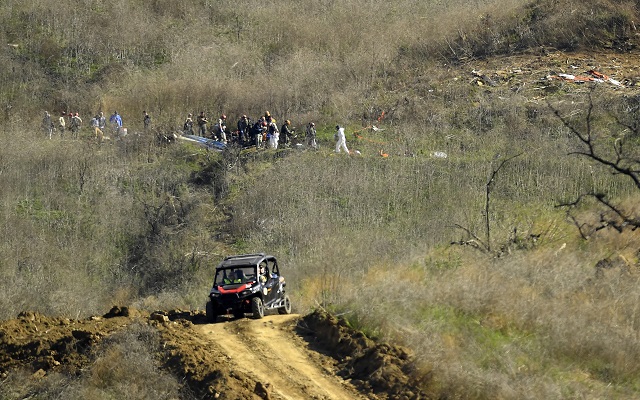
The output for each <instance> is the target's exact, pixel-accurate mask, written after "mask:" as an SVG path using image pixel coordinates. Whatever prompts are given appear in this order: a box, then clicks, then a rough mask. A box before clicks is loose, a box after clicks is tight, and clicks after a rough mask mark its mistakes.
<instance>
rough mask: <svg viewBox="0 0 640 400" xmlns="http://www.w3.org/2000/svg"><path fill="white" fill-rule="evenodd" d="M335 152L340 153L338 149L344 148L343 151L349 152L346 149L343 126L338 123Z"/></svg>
mask: <svg viewBox="0 0 640 400" xmlns="http://www.w3.org/2000/svg"><path fill="white" fill-rule="evenodd" d="M335 138H336V153H340V149H344V152H345V153H347V154H349V149H347V138H346V137H345V136H344V128H343V127H341V126H340V125H336V135H335Z"/></svg>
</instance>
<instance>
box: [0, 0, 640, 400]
mask: <svg viewBox="0 0 640 400" xmlns="http://www.w3.org/2000/svg"><path fill="white" fill-rule="evenodd" d="M638 6H639V4H638V3H637V2H633V1H605V0H589V1H581V2H574V1H569V2H556V1H546V0H534V1H524V0H512V1H505V0H495V1H490V0H481V1H476V2H467V1H458V0H453V1H448V2H436V1H422V2H416V1H410V0H400V1H395V2H382V1H375V0H373V1H364V0H352V1H307V0H304V1H298V2H278V1H271V2H261V1H253V0H243V1H234V2H229V1H224V0H221V1H210V0H198V1H196V0H193V1H192V0H189V1H183V2H176V1H172V0H153V1H142V0H119V1H115V2H111V3H108V2H99V1H94V0H76V1H74V2H71V1H67V0H58V1H55V2H51V1H42V0H40V1H38V0H27V1H14V0H4V1H3V2H1V3H0V44H2V47H0V107H1V108H0V141H1V143H2V145H1V146H0V188H1V190H0V211H1V212H0V226H1V227H2V230H3V231H2V235H3V236H4V239H3V240H2V241H1V242H0V276H1V277H2V279H0V317H1V318H11V317H14V316H16V315H17V314H18V313H19V312H21V311H23V310H34V311H38V312H41V313H46V314H50V315H62V316H68V317H73V318H78V317H86V316H89V315H92V314H96V313H98V314H99V313H104V312H106V311H107V310H109V309H110V308H111V306H112V305H127V306H134V307H138V308H142V309H147V310H155V309H169V308H190V309H194V310H195V309H202V308H203V307H204V304H205V300H206V294H207V293H208V289H209V287H210V284H211V282H210V281H211V279H212V271H213V270H214V266H215V264H217V262H219V261H220V259H221V258H222V257H223V256H225V255H229V254H232V253H240V252H255V251H262V250H265V251H267V252H269V253H273V254H276V255H278V259H279V260H281V262H282V263H283V265H284V266H285V269H286V270H287V281H288V282H289V286H291V288H290V292H291V293H292V296H293V297H294V300H293V304H295V305H296V306H297V307H298V308H297V310H295V311H297V312H300V313H306V312H308V311H310V310H311V309H314V308H323V309H326V310H329V311H332V312H335V313H339V314H342V315H344V316H345V317H346V318H347V319H348V321H349V323H350V324H351V325H352V326H353V327H356V328H357V329H360V330H362V331H363V332H365V333H366V334H367V335H368V336H370V337H375V338H378V339H380V340H388V341H391V342H394V343H400V344H403V345H405V346H407V347H410V348H411V349H412V350H413V351H414V352H415V353H416V355H417V356H418V360H419V363H420V364H419V365H418V367H419V368H420V369H423V370H424V371H431V375H430V376H431V377H432V379H433V382H434V387H433V391H432V393H433V396H434V398H436V397H438V398H451V399H454V398H465V399H496V398H502V399H523V398H530V399H539V398H549V399H566V398H590V399H591V398H592V399H595V398H618V399H632V398H637V397H638V396H639V395H640V380H638V377H639V376H640V370H639V366H638V363H637V360H638V359H640V354H639V353H640V338H639V337H638V330H639V329H640V308H639V307H640V292H639V291H638V290H637V288H638V284H639V283H640V282H639V279H640V271H639V270H638V268H639V264H638V263H639V261H638V258H639V257H640V254H639V251H640V236H639V235H638V231H637V229H634V228H637V227H638V225H637V224H636V225H634V223H633V222H634V221H636V223H637V218H638V215H640V210H639V209H638V199H639V195H640V193H639V191H638V189H640V188H639V187H638V186H637V184H636V183H635V182H634V181H633V180H632V179H630V178H632V177H633V176H634V175H633V174H636V175H635V176H636V177H637V172H633V171H637V170H638V168H637V166H638V160H640V154H639V153H638V148H639V146H638V145H639V144H640V143H639V142H640V134H639V128H638V125H637V121H638V120H640V101H639V100H638V92H637V89H636V86H634V85H633V82H632V84H630V85H627V87H626V88H624V89H621V90H617V89H615V88H612V87H609V86H606V85H597V86H594V87H590V86H577V85H563V84H560V83H556V82H549V83H545V84H544V85H536V84H535V82H524V81H518V80H517V77H516V78H514V80H513V81H508V82H507V83H506V84H500V85H495V86H493V85H487V84H483V85H479V84H477V82H472V78H473V77H472V75H471V70H472V69H474V63H484V64H482V65H492V66H493V67H495V68H494V69H495V70H499V69H502V68H505V69H507V68H508V67H511V66H510V65H507V63H509V62H510V60H512V59H511V58H510V57H519V58H518V65H520V66H525V65H533V64H535V63H536V62H537V61H539V60H540V59H541V58H545V57H546V56H548V55H549V54H550V53H558V54H560V52H562V54H563V56H561V57H556V58H554V60H555V61H554V62H555V64H553V65H550V66H549V69H548V70H547V72H549V73H550V72H552V71H553V72H561V71H563V70H570V68H571V66H570V65H571V63H570V61H569V60H570V59H572V57H574V56H573V55H575V54H587V55H589V56H593V57H595V56H596V55H598V54H600V55H602V54H607V55H608V56H607V57H609V58H614V59H615V60H616V62H617V63H618V64H619V65H620V66H621V67H620V69H619V70H618V72H619V74H620V75H624V76H627V77H630V78H631V80H633V79H636V78H637V77H638V76H640V73H638V72H637V71H636V70H634V69H633V68H635V66H634V65H635V64H637V62H636V61H629V60H636V59H637V55H635V56H634V55H633V53H630V52H633V51H634V50H635V46H636V45H637V43H638V33H637V31H636V27H635V24H634V21H638V20H639V19H638V16H639V15H638V11H637V8H638ZM608 73H612V71H608ZM514 74H515V73H514ZM633 74H636V75H633ZM635 82H637V79H636V81H635ZM45 110H48V111H50V112H51V113H52V115H54V116H56V115H58V114H59V112H60V111H74V112H75V111H77V112H79V113H80V115H81V116H82V117H83V119H84V120H85V124H87V122H88V119H89V118H90V116H91V115H93V114H95V113H96V112H98V111H100V110H102V111H104V112H105V114H106V115H109V114H110V113H111V112H113V111H114V110H118V111H119V113H120V114H121V115H122V116H123V119H124V122H125V126H127V127H128V128H129V132H130V136H129V138H128V140H126V141H120V142H116V141H111V142H107V143H105V144H103V145H99V144H97V143H95V142H94V141H93V140H92V137H93V134H92V133H90V132H89V131H88V128H86V127H85V128H84V129H85V130H84V131H83V132H82V134H81V138H80V139H79V140H71V139H65V140H60V138H59V137H55V136H54V138H53V139H52V140H49V139H46V138H45V137H44V134H43V133H42V130H41V128H40V121H41V118H42V114H43V113H44V111H45ZM143 110H147V111H149V112H150V114H151V116H152V117H153V125H152V132H148V133H146V134H142V133H140V134H138V133H137V132H142V112H143ZM201 110H204V111H206V112H207V113H209V114H210V115H216V114H219V113H222V112H224V113H226V114H227V115H228V116H230V122H231V124H230V125H232V123H233V121H234V120H235V118H237V117H239V116H240V115H241V114H247V115H249V116H251V117H254V118H255V117H257V116H259V115H261V114H263V113H264V112H265V110H269V111H270V112H271V114H272V115H274V116H275V117H276V118H277V119H278V122H279V123H281V122H282V121H284V120H285V119H289V120H291V121H292V123H293V125H294V126H297V130H298V133H299V134H300V133H302V132H303V127H304V124H306V123H307V122H309V121H315V122H316V125H317V127H318V137H319V141H320V150H319V151H317V152H311V151H309V152H303V151H294V150H279V151H257V152H256V151H251V150H249V151H243V152H240V151H239V150H237V149H232V150H229V151H226V152H224V153H212V152H207V151H205V150H202V149H199V148H195V147H191V146H189V145H185V144H181V143H171V144H167V143H164V142H162V141H159V140H157V139H158V136H165V135H168V134H171V133H173V132H174V131H176V130H178V129H180V127H181V126H182V122H183V121H184V118H185V117H186V114H187V113H189V112H191V113H194V114H195V113H197V112H199V111H201ZM559 116H560V117H562V118H564V119H565V120H564V121H563V120H561V118H559ZM87 117H89V118H87ZM336 124H340V125H343V126H346V130H347V143H348V145H349V148H350V149H352V150H355V149H357V150H359V151H360V152H361V154H362V155H360V156H356V155H352V156H345V155H343V154H337V155H334V154H332V152H331V147H332V135H333V127H334V126H335V125H336ZM374 124H375V125H376V126H379V127H380V128H382V129H384V130H382V131H378V132H374V131H372V130H370V129H368V127H370V126H371V125H374ZM572 128H573V129H572ZM353 133H358V135H359V136H360V137H361V138H359V139H358V138H356V137H354V135H353ZM580 133H582V134H591V135H592V136H590V137H591V138H592V141H591V142H589V143H591V144H593V145H594V149H595V150H594V151H596V152H597V154H599V155H602V156H603V157H605V159H607V160H614V161H615V160H616V157H617V158H618V160H619V159H620V158H622V159H623V160H626V161H628V162H630V165H631V169H630V170H631V171H632V172H630V173H627V174H625V173H613V172H615V171H614V170H613V169H611V168H610V167H607V166H606V165H605V163H603V162H601V161H598V160H597V159H595V160H594V157H588V156H587V157H585V156H584V154H583V153H586V154H587V155H588V154H594V153H593V152H592V153H589V150H588V148H587V150H585V147H584V146H585V143H584V142H581V141H580V138H579V137H578V134H580ZM621 143H622V144H623V146H621V145H620V144H621ZM435 151H438V152H443V153H446V155H447V158H439V157H433V152H435ZM383 152H384V154H388V155H389V156H388V157H381V156H380V155H379V154H380V153H383ZM581 154H582V155H581ZM620 155H622V156H623V157H620ZM618 172H620V171H618ZM492 177H493V179H491V178H492ZM576 199H581V201H579V202H577V201H576ZM602 199H606V202H603V201H602ZM560 205H564V206H562V207H559V206H560ZM610 205H615V209H614V210H612V209H611V207H609V206H610ZM615 210H623V212H622V213H623V214H624V217H625V218H627V219H626V221H624V218H622V220H623V222H625V223H619V224H616V223H615V221H618V222H620V218H621V215H620V213H616V212H615ZM634 218H635V219H634ZM607 226H613V227H614V228H616V229H610V228H607ZM618 228H619V229H618ZM140 335H141V334H140ZM140 335H138V336H139V337H140ZM133 336H135V335H133ZM142 336H144V337H145V338H144V340H142V339H139V337H138V339H136V340H133V339H131V340H129V339H128V338H127V337H124V336H123V337H119V338H118V339H117V343H116V346H115V347H113V348H112V349H111V350H105V353H104V354H103V356H102V357H100V358H99V359H98V360H97V361H96V365H95V366H94V367H93V368H92V369H91V371H92V372H91V373H92V374H93V376H92V377H86V376H85V377H82V378H79V380H77V381H73V382H69V381H67V380H66V379H72V378H69V377H61V376H56V377H55V379H59V380H60V381H63V380H64V382H66V383H65V385H68V386H67V387H68V388H69V389H68V390H67V393H71V394H74V395H76V397H77V398H81V397H82V395H83V393H92V396H93V395H94V394H95V395H96V396H102V397H100V398H109V396H118V393H124V392H121V388H119V387H118V386H117V384H115V383H113V382H112V381H109V382H111V383H109V384H108V385H107V384H106V383H104V384H103V383H100V384H95V382H105V381H107V380H117V379H118V374H121V375H122V376H124V375H127V373H126V372H125V371H122V369H119V370H116V372H113V373H110V374H111V375H109V376H106V375H104V374H107V373H108V371H110V370H111V368H109V363H116V360H119V359H120V355H119V354H120V353H123V354H124V353H125V352H127V351H129V350H127V349H133V350H135V352H136V354H138V353H144V352H145V350H144V349H145V348H146V347H147V346H152V344H150V343H151V342H153V340H155V339H153V337H152V336H153V335H151V334H148V335H147V333H145V335H142ZM147 336H148V337H147ZM110 360H111V361H110ZM126 361H127V363H126V364H125V366H126V365H131V368H132V369H136V370H138V371H142V372H141V376H143V375H146V376H151V377H153V379H154V380H162V379H163V377H164V375H163V374H164V372H162V371H159V370H157V369H156V368H154V367H153V361H152V360H146V359H145V357H143V356H141V357H139V358H136V359H135V360H134V359H133V358H131V359H129V358H127V360H126ZM140 363H148V366H146V367H144V368H143V367H141V366H140V365H139V364H140ZM122 368H125V367H124V366H123V367H122ZM101 371H102V372H101ZM103 375H104V376H103ZM2 379H5V378H2ZM25 379H27V378H26V377H25V376H22V375H14V376H11V377H9V378H6V380H5V381H6V382H8V383H13V384H15V385H20V384H19V383H16V382H24V380H25ZM141 379H142V378H141ZM91 382H94V383H91ZM89 383H91V385H89ZM84 384H87V385H88V386H86V387H85V386H83V385H84ZM29 385H35V387H31V386H30V390H31V393H37V392H38V390H40V393H41V396H42V398H54V397H55V396H57V395H58V394H59V393H58V392H55V391H53V390H52V389H51V388H52V387H54V386H55V382H49V383H43V384H42V385H41V387H40V389H38V388H37V385H36V384H33V383H31V384H29ZM47 385H49V386H47ZM92 385H93V386H92ZM166 385H168V387H170V388H169V389H167V390H176V391H177V389H176V388H175V387H176V385H177V384H176V383H175V382H173V381H171V382H168V383H166ZM107 386H109V387H110V388H111V389H108V390H107V389H104V391H103V390H102V389H103V388H104V387H107ZM136 387H137V388H138V390H139V391H140V392H139V393H138V395H137V396H138V397H136V398H146V397H145V396H148V397H149V398H151V396H156V394H154V392H153V391H151V390H150V391H149V392H148V394H147V395H145V394H144V390H143V388H142V387H141V386H136ZM0 393H10V392H8V391H6V392H0ZM56 393H58V394H56ZM101 393H102V394H101ZM47 396H49V397H47ZM184 396H185V397H187V395H184ZM154 398H157V396H156V397H154Z"/></svg>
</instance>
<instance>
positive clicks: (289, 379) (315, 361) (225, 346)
mask: <svg viewBox="0 0 640 400" xmlns="http://www.w3.org/2000/svg"><path fill="white" fill-rule="evenodd" d="M299 319H300V316H299V315H287V316H281V315H274V316H267V317H265V318H264V319H262V320H250V319H243V320H238V321H230V322H219V323H216V324H207V325H198V326H196V331H198V332H200V333H201V334H202V337H203V338H206V340H210V341H211V342H212V343H215V344H216V345H218V346H220V347H221V349H222V350H223V351H226V352H227V354H229V355H230V359H229V365H230V367H231V368H232V369H234V370H237V371H241V372H244V373H246V374H247V375H250V376H253V377H255V379H256V380H257V381H258V382H261V383H262V384H263V385H264V386H265V387H266V388H268V390H269V393H270V395H271V398H273V399H336V400H340V399H345V400H349V399H358V398H364V397H362V396H361V395H359V394H358V393H357V391H356V390H355V388H354V387H353V386H352V385H350V384H349V383H348V382H346V381H344V380H343V379H342V378H340V377H338V376H336V375H335V373H334V372H333V371H331V370H329V369H327V368H326V367H323V364H329V363H330V361H329V359H326V360H322V358H323V357H324V356H321V355H320V354H318V353H313V352H311V351H310V350H309V349H308V348H307V346H306V343H305V342H303V341H302V340H301V339H300V338H299V336H297V335H295V334H294V333H293V331H292V330H293V327H294V326H295V325H296V323H297V321H298V320H299Z"/></svg>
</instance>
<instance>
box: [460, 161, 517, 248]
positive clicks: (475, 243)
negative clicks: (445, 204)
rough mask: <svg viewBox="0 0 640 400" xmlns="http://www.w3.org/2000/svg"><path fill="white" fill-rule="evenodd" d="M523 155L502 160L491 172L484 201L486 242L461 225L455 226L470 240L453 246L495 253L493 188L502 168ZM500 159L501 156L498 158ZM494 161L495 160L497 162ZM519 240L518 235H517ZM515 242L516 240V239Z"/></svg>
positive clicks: (461, 241)
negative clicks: (492, 205) (492, 231)
mask: <svg viewBox="0 0 640 400" xmlns="http://www.w3.org/2000/svg"><path fill="white" fill-rule="evenodd" d="M522 154H523V153H518V154H516V155H513V156H510V157H507V158H505V159H504V160H502V161H501V162H500V164H498V166H497V167H495V168H494V169H493V170H492V171H491V175H489V179H488V180H487V184H486V185H485V201H484V231H485V232H484V234H485V240H482V239H480V238H479V237H478V235H476V234H475V233H474V232H473V231H471V230H470V229H469V228H466V227H464V226H461V225H459V224H455V225H454V226H455V227H456V228H458V229H461V230H463V231H465V232H466V233H467V235H468V236H469V237H470V239H468V240H460V241H457V242H453V243H452V244H459V245H465V246H471V247H474V248H476V249H478V250H481V251H483V252H485V253H492V252H494V250H493V248H492V245H491V223H490V221H491V218H490V215H491V192H492V191H493V186H494V184H495V180H496V177H497V175H498V172H500V170H501V169H502V167H504V165H505V164H506V163H507V162H509V161H511V160H513V159H514V158H516V157H520V156H521V155H522ZM498 157H499V156H498ZM498 157H496V158H495V159H497V158H498ZM495 159H494V160H495ZM516 238H517V235H516ZM514 240H515V239H514ZM504 247H505V246H504V245H503V246H501V248H504Z"/></svg>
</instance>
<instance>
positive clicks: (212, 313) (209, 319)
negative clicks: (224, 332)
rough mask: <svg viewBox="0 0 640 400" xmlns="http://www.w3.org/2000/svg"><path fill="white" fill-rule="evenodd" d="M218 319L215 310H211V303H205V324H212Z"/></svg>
mask: <svg viewBox="0 0 640 400" xmlns="http://www.w3.org/2000/svg"><path fill="white" fill-rule="evenodd" d="M217 318H218V314H216V312H215V309H214V308H213V303H212V302H211V301H207V322H209V323H211V324H212V323H214V322H216V319H217Z"/></svg>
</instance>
